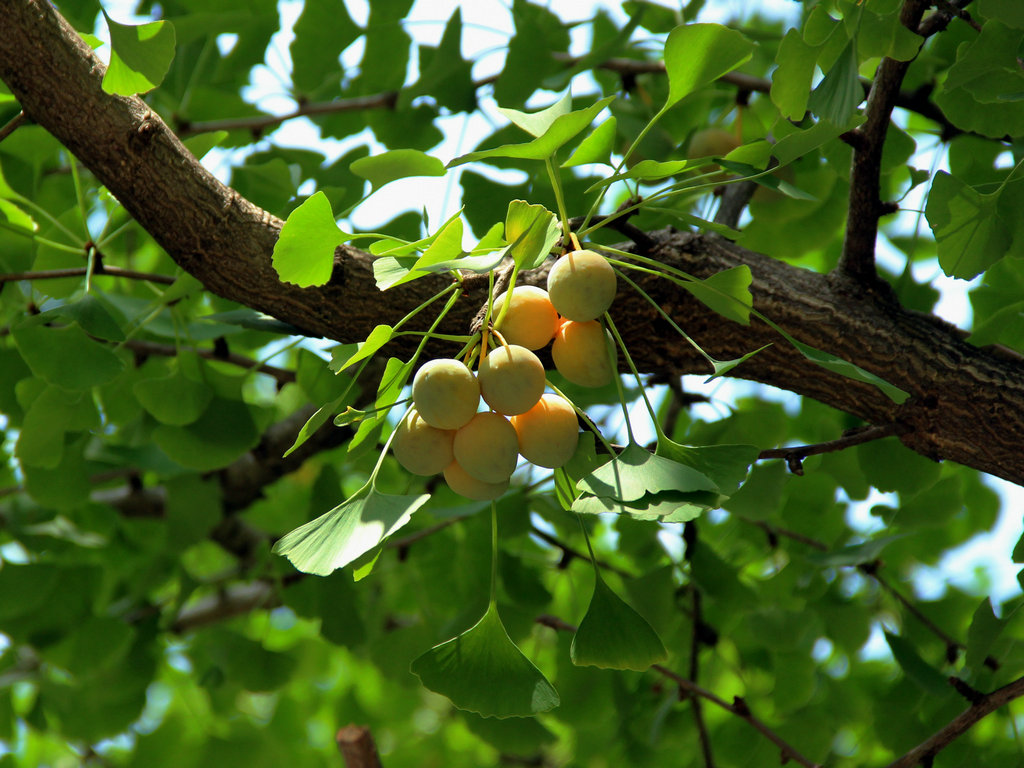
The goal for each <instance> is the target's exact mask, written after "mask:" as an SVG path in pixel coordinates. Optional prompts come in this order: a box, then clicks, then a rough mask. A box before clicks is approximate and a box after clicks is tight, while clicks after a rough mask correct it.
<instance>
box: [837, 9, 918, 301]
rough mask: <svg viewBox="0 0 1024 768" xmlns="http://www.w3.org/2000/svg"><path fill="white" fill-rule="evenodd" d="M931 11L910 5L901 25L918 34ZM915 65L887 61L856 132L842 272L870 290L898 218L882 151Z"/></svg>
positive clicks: (891, 60) (878, 72) (903, 10)
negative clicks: (888, 194) (879, 246)
mask: <svg viewBox="0 0 1024 768" xmlns="http://www.w3.org/2000/svg"><path fill="white" fill-rule="evenodd" d="M930 5H931V0H906V1H905V2H904V4H903V8H902V9H901V11H900V23H901V24H903V26H905V27H906V28H907V29H910V30H916V29H917V28H918V25H920V23H921V17H922V16H924V12H925V11H926V10H927V9H928V7H929V6H930ZM911 61H913V59H910V60H908V61H897V60H896V59H891V58H889V57H886V58H884V59H882V62H881V63H880V64H879V65H878V69H877V70H876V72H875V79H874V82H873V83H872V85H871V91H870V93H868V99H867V106H866V107H865V110H864V111H865V118H866V119H865V121H864V124H863V125H862V126H861V127H860V128H857V129H856V130H855V131H853V132H852V136H853V138H854V141H853V145H854V151H853V161H852V164H851V170H850V206H849V213H848V218H847V220H846V235H845V237H844V238H843V252H842V255H841V256H840V258H839V265H838V267H837V269H838V271H839V272H840V273H841V274H844V275H847V276H848V277H852V278H853V279H855V280H856V281H858V282H859V283H861V284H862V285H865V286H867V285H874V284H875V283H877V282H878V274H877V272H876V271H875V241H876V239H877V238H878V220H879V219H880V218H881V217H882V216H883V215H884V214H886V213H891V212H893V209H892V208H891V207H890V206H887V205H886V204H884V203H883V202H882V199H881V176H882V149H883V147H884V145H885V138H886V132H887V131H888V129H889V119H890V116H891V115H892V110H893V107H895V106H896V97H897V96H898V95H899V92H900V86H901V85H902V83H903V78H904V76H905V75H906V73H907V69H908V68H909V67H910V62H911Z"/></svg>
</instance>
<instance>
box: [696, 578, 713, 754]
mask: <svg viewBox="0 0 1024 768" xmlns="http://www.w3.org/2000/svg"><path fill="white" fill-rule="evenodd" d="M690 594H691V596H692V600H691V610H692V611H693V632H692V633H691V636H690V679H691V680H693V681H694V682H697V680H698V679H699V678H700V646H701V625H702V623H703V621H704V617H703V611H702V610H701V594H700V590H699V589H697V587H696V586H694V585H693V584H691V585H690ZM690 705H691V706H692V707H693V722H694V724H695V725H696V726H697V734H698V736H699V737H700V750H701V753H702V754H703V756H704V768H715V757H714V753H713V752H712V751H711V736H710V735H709V734H708V727H707V724H706V723H705V722H704V709H703V707H702V705H701V703H700V699H699V698H698V697H696V696H691V697H690Z"/></svg>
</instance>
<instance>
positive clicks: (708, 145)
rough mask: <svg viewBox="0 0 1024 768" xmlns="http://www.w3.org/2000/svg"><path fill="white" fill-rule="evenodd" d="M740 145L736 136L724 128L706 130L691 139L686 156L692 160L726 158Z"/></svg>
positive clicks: (698, 132) (695, 134)
mask: <svg viewBox="0 0 1024 768" xmlns="http://www.w3.org/2000/svg"><path fill="white" fill-rule="evenodd" d="M739 145H740V140H739V139H738V138H736V134H734V133H731V132H729V131H727V130H725V129H724V128H704V129H703V130H700V131H697V132H696V133H694V134H693V136H692V137H690V145H689V147H688V148H687V150H686V156H687V157H689V158H690V159H695V158H698V157H725V156H726V155H728V154H729V153H730V152H732V151H733V150H734V149H736V147H738V146H739Z"/></svg>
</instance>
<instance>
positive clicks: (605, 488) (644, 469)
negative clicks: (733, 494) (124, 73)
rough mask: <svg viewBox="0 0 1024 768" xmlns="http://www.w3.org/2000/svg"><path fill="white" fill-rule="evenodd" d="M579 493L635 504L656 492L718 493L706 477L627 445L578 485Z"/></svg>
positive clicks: (716, 488)
mask: <svg viewBox="0 0 1024 768" xmlns="http://www.w3.org/2000/svg"><path fill="white" fill-rule="evenodd" d="M578 485H579V487H580V489H581V490H584V491H587V492H589V493H592V494H594V495H595V496H601V497H604V498H609V499H616V500H618V501H625V502H630V501H636V500H637V499H641V498H643V497H644V496H646V495H647V494H648V493H658V492H660V491H683V492H689V491H713V492H716V493H717V492H718V486H717V485H715V483H714V482H712V481H711V480H710V479H709V478H708V477H707V476H705V475H703V474H702V473H700V472H698V471H697V470H695V469H693V467H689V466H686V465H685V464H680V463H679V462H677V461H673V460H672V459H668V458H665V457H663V456H656V455H655V454H653V453H651V452H650V451H648V450H647V449H646V448H643V447H642V446H639V445H637V444H636V443H630V444H629V445H628V446H627V447H626V449H625V450H624V451H623V452H622V453H620V454H619V455H618V456H616V457H615V458H614V459H612V460H611V461H609V462H606V463H604V464H602V465H601V466H600V467H598V468H597V469H595V470H594V471H593V472H591V473H590V474H589V475H587V476H586V477H584V478H583V479H581V480H580V481H579V483H578Z"/></svg>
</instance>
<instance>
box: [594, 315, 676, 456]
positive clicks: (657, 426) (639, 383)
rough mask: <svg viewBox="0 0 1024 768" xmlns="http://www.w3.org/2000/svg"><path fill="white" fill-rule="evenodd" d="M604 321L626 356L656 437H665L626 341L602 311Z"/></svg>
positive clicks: (609, 316) (610, 318)
mask: <svg viewBox="0 0 1024 768" xmlns="http://www.w3.org/2000/svg"><path fill="white" fill-rule="evenodd" d="M604 321H605V322H606V323H608V330H610V331H611V332H612V336H614V337H615V341H616V343H618V345H619V349H621V350H622V354H623V355H624V356H625V358H626V365H628V366H629V370H630V371H631V372H632V374H633V378H634V379H636V384H637V386H638V387H640V396H641V397H642V398H643V399H644V405H646V406H647V413H648V414H649V415H650V417H651V423H652V424H654V431H655V433H656V434H657V435H658V439H659V440H662V439H664V437H665V433H664V432H662V430H661V424H659V423H658V416H657V414H656V413H655V412H654V406H652V405H651V401H650V400H649V399H648V398H647V388H646V387H645V386H644V382H643V380H642V379H641V378H640V372H639V371H638V370H637V369H636V365H634V364H633V358H632V357H630V356H629V350H628V349H626V342H624V341H623V340H622V336H620V335H619V329H618V328H616V327H615V323H614V322H613V321H612V316H611V315H610V314H608V313H607V312H605V313H604Z"/></svg>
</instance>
